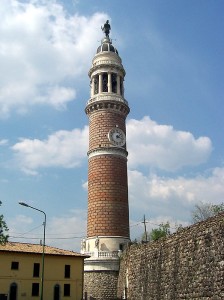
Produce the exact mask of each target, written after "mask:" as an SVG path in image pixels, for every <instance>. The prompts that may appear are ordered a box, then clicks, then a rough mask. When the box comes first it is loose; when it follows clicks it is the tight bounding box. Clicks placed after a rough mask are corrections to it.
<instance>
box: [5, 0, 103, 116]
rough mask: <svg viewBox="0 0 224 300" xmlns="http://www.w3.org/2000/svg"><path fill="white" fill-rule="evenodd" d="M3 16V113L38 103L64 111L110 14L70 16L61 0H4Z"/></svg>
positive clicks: (72, 98) (74, 92) (22, 110)
mask: <svg viewBox="0 0 224 300" xmlns="http://www.w3.org/2000/svg"><path fill="white" fill-rule="evenodd" d="M0 17H1V24H0V64H1V75H0V117H7V116H9V115H10V113H11V112H12V110H16V111H17V112H18V113H25V112H26V111H27V110H28V108H29V107H30V106H32V105H37V104H38V105H49V106H51V107H53V108H55V109H64V108H65V107H66V104H67V103H68V102H69V101H72V100H74V98H75V96H76V91H75V82H76V81H78V80H79V78H80V75H81V74H82V73H83V72H85V73H86V72H87V69H88V68H89V61H91V57H92V55H93V53H94V52H95V48H96V42H97V40H99V38H100V37H99V36H98V35H99V34H100V31H99V30H96V28H100V26H101V25H102V24H103V22H104V21H105V19H107V18H108V16H106V15H105V14H100V13H96V14H94V15H92V16H90V17H88V18H87V17H84V16H81V15H78V14H75V15H69V14H68V12H66V11H65V10H64V9H63V7H62V5H60V4H59V3H57V2H56V1H29V2H21V1H18V0H2V1H1V7H0ZM68 79H70V80H68ZM71 81H72V82H73V85H69V82H71Z"/></svg>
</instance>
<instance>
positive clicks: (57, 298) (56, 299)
mask: <svg viewBox="0 0 224 300" xmlns="http://www.w3.org/2000/svg"><path fill="white" fill-rule="evenodd" d="M54 300H60V286H59V284H56V285H55V286H54Z"/></svg>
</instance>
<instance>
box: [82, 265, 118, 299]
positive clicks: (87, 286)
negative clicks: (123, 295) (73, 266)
mask: <svg viewBox="0 0 224 300" xmlns="http://www.w3.org/2000/svg"><path fill="white" fill-rule="evenodd" d="M117 281H118V272H117V271H92V272H85V273H84V291H85V292H84V299H85V300H115V299H117Z"/></svg>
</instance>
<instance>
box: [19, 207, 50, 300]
mask: <svg viewBox="0 0 224 300" xmlns="http://www.w3.org/2000/svg"><path fill="white" fill-rule="evenodd" d="M19 204H20V205H23V206H25V207H29V208H32V209H34V210H37V211H39V212H41V213H42V214H44V223H43V225H44V241H43V248H42V273H41V290H40V300H43V292H44V251H45V230H46V219H47V217H46V214H45V212H44V211H42V210H40V209H38V208H36V207H33V206H30V205H28V204H27V203H24V202H19Z"/></svg>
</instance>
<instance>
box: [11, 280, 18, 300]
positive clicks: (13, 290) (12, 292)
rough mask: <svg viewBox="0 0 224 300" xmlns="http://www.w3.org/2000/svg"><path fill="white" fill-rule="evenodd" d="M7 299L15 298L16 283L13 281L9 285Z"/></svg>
mask: <svg viewBox="0 0 224 300" xmlns="http://www.w3.org/2000/svg"><path fill="white" fill-rule="evenodd" d="M9 300H17V284H16V283H15V282H13V283H12V284H11V285H10V290H9Z"/></svg>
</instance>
